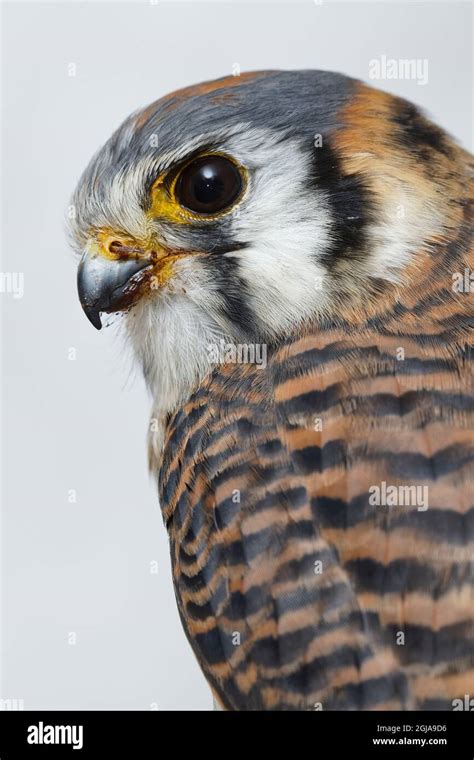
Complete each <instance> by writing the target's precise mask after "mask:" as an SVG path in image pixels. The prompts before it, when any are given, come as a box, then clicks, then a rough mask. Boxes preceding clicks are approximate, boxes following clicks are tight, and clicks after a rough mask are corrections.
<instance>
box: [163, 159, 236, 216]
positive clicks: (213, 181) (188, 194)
mask: <svg viewBox="0 0 474 760" xmlns="http://www.w3.org/2000/svg"><path fill="white" fill-rule="evenodd" d="M242 186H243V181H242V176H241V174H240V172H239V170H238V168H237V167H236V166H235V164H234V163H232V161H230V160H229V159H228V158H224V156H201V158H197V159H196V160H195V161H193V162H192V163H191V164H188V166H186V167H185V168H184V169H183V171H182V172H181V174H180V176H179V177H178V181H177V183H176V188H175V195H176V198H177V200H178V202H179V203H180V204H181V205H182V206H185V207H186V208H188V209H190V210H191V211H195V212H196V213H198V214H217V213H218V212H219V211H223V209H225V208H228V207H229V206H231V205H232V203H233V202H234V201H235V200H236V198H238V197H239V195H240V193H241V192H242Z"/></svg>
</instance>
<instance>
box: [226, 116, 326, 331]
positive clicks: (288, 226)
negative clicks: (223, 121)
mask: <svg viewBox="0 0 474 760" xmlns="http://www.w3.org/2000/svg"><path fill="white" fill-rule="evenodd" d="M280 140H281V136H279V135H275V134H273V133H271V132H268V133H266V132H265V131H264V130H250V133H246V134H245V138H239V137H237V136H236V137H234V138H232V139H231V140H229V141H228V143H227V147H228V149H229V150H230V151H231V152H232V155H234V156H236V158H237V160H239V161H241V162H242V164H243V165H245V166H248V167H249V169H250V172H251V181H250V187H249V191H248V194H247V196H246V197H244V199H243V201H242V203H241V206H240V207H238V208H237V210H236V212H235V214H234V216H233V226H232V235H233V238H234V239H235V240H237V241H241V242H248V241H250V247H248V248H245V249H244V250H241V251H236V252H234V253H230V254H226V255H227V256H230V257H233V258H235V259H236V260H237V261H238V262H239V274H240V275H241V276H242V277H243V279H244V280H245V281H246V282H247V283H248V284H249V289H250V290H251V293H252V304H251V306H252V308H253V309H254V311H255V312H256V314H257V316H258V318H259V320H260V321H261V323H262V324H263V325H264V327H265V329H266V331H267V332H268V334H269V335H271V336H274V335H277V334H278V333H279V332H281V331H282V330H287V329H289V328H291V327H294V326H295V325H296V324H298V323H299V322H300V321H301V320H304V319H305V318H307V317H309V316H314V315H315V314H318V313H321V312H324V310H325V308H326V306H327V299H328V296H329V284H328V283H326V281H325V273H326V270H325V268H324V267H323V266H322V265H321V264H319V263H318V259H319V258H320V257H322V255H323V254H324V252H325V250H327V248H328V246H329V241H330V232H331V210H330V205H329V203H328V200H327V198H326V196H325V194H324V192H323V191H318V190H317V188H316V187H314V185H311V184H310V179H309V171H310V168H309V166H308V155H307V154H305V153H303V150H302V148H301V146H300V144H299V143H298V142H297V141H294V140H290V139H285V141H284V142H280Z"/></svg>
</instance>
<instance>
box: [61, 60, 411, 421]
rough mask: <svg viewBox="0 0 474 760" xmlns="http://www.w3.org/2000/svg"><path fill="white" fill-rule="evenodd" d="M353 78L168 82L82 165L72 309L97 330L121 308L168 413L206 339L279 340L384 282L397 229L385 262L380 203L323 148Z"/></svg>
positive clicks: (192, 376)
mask: <svg viewBox="0 0 474 760" xmlns="http://www.w3.org/2000/svg"><path fill="white" fill-rule="evenodd" d="M355 87H356V83H354V82H353V81H352V80H349V79H347V78H346V77H343V76H340V75H335V74H329V73H326V72H311V71H308V72H265V73H260V74H249V75H243V76H241V77H230V78H228V79H224V80H218V81H217V82H213V83H209V84H205V85H201V86H197V87H194V88H190V89H189V90H184V91H180V92H178V93H176V94H175V95H174V96H170V97H168V98H164V99H162V100H161V101H158V102H157V103H154V104H152V105H151V106H150V107H148V108H147V109H144V110H143V111H141V112H138V113H136V114H134V115H132V116H131V117H129V119H127V121H126V122H125V123H124V124H123V125H122V126H121V127H120V128H119V129H118V131H117V132H116V133H115V134H114V135H113V136H112V137H111V138H110V140H109V141H108V142H107V143H106V145H105V146H104V147H103V148H102V149H101V150H100V151H99V153H98V154H97V155H96V156H95V157H94V158H93V159H92V161H91V163H90V165H89V166H88V168H87V169H86V171H85V173H84V175H83V177H82V178H81V180H80V183H79V185H78V188H77V190H76V192H75V195H74V198H73V209H74V211H75V213H74V218H73V220H72V223H71V231H72V236H73V240H74V246H75V247H76V249H77V250H78V252H79V253H80V254H81V261H80V264H79V272H78V286H79V295H80V299H81V303H82V306H83V308H84V311H85V313H86V315H87V316H88V318H89V319H90V321H91V322H92V324H93V325H94V326H95V327H97V328H98V329H100V327H101V318H100V313H101V312H116V311H124V312H125V315H126V316H125V321H126V327H127V331H128V333H129V334H130V336H131V338H132V342H133V345H134V347H135V350H136V353H137V354H138V355H139V357H140V359H141V361H142V364H143V366H144V370H145V375H146V377H147V380H148V382H149V384H150V385H151V386H152V388H153V389H154V392H155V393H159V394H161V395H163V396H164V397H166V398H169V399H173V401H172V402H171V403H170V404H166V405H167V406H173V404H175V403H176V402H177V399H178V398H179V397H182V396H183V395H186V389H187V388H189V387H190V386H192V384H193V382H195V381H196V379H197V378H199V377H202V376H203V374H205V372H206V371H208V369H209V364H210V359H209V356H210V352H209V346H210V344H213V343H216V342H218V341H219V340H222V339H225V340H228V341H238V342H239V343H254V342H265V341H269V340H275V339H278V338H279V337H281V336H283V337H284V336H285V335H286V334H288V333H289V332H291V331H294V330H295V329H297V328H298V326H300V325H302V324H304V323H307V322H308V320H311V319H314V318H317V317H318V315H319V316H320V317H321V316H322V317H325V316H327V315H331V314H335V313H337V309H338V307H339V306H340V305H341V304H343V303H344V302H345V301H346V300H347V299H348V298H349V297H350V298H353V297H354V294H364V293H365V297H367V294H368V293H369V290H370V289H371V287H370V286H371V284H373V282H374V281H375V280H377V281H378V282H380V281H381V280H384V279H386V280H387V281H389V280H393V279H394V278H396V274H397V271H398V268H399V265H400V264H401V263H403V255H404V253H405V249H406V248H407V245H406V243H407V241H406V240H405V238H407V236H408V237H409V236H410V232H409V231H408V232H407V229H406V225H404V226H403V229H402V228H400V234H399V240H398V245H399V248H400V252H401V253H400V256H398V257H397V255H395V254H394V253H393V251H392V252H391V253H390V255H389V256H388V258H387V257H386V258H385V259H384V255H385V254H384V251H383V250H382V248H383V246H382V244H381V237H382V232H381V230H383V229H385V228H384V226H383V225H384V219H383V212H382V211H381V210H380V207H378V206H377V204H376V203H374V202H373V193H372V192H371V191H370V190H368V188H367V186H366V182H365V180H364V178H363V176H362V175H360V174H358V173H357V172H356V171H354V170H351V169H350V168H345V167H344V162H343V161H342V158H341V155H342V154H341V152H340V151H339V152H338V150H336V149H335V148H334V145H333V144H332V138H331V135H332V134H333V132H334V130H335V128H336V127H338V126H339V120H340V119H341V113H342V110H343V109H344V107H345V106H346V105H347V103H350V99H351V97H353V95H354V90H355ZM346 163H347V161H346ZM392 226H393V225H392ZM386 228H387V229H388V227H386ZM390 235H391V236H392V237H393V238H395V234H394V233H393V230H392V229H391V228H390ZM390 235H389V237H390ZM377 236H378V237H377ZM382 242H383V241H382ZM389 242H390V241H389ZM402 249H403V251H402ZM402 254H403V255H402ZM373 290H374V289H373V287H372V291H373ZM177 389H179V390H177Z"/></svg>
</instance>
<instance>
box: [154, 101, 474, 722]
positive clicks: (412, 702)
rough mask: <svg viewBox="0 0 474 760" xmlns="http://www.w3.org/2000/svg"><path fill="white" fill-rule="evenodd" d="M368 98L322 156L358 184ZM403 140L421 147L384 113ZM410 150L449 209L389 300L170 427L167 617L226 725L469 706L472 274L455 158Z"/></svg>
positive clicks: (270, 363)
mask: <svg viewBox="0 0 474 760" xmlns="http://www.w3.org/2000/svg"><path fill="white" fill-rule="evenodd" d="M366 97H369V101H367V100H366V101H365V103H366V106H365V108H364V107H362V106H363V103H364V101H363V100H362V101H361V102H357V99H355V101H354V102H352V103H351V105H350V106H349V108H350V109H351V111H352V112H351V114H350V118H349V115H348V114H347V113H346V115H345V118H346V122H345V123H347V124H350V127H347V129H345V130H344V129H343V130H342V131H340V133H338V134H337V135H336V136H335V137H334V138H333V145H332V147H333V149H334V150H335V151H336V152H337V154H338V156H339V159H340V161H341V162H342V165H343V166H345V167H346V169H347V170H348V171H349V170H350V171H351V172H352V173H356V174H357V173H360V172H362V173H363V172H364V171H365V169H364V167H366V166H367V160H366V156H367V155H368V154H369V153H370V155H371V156H372V163H371V165H372V167H373V166H374V165H375V166H376V165H377V164H376V163H375V164H374V160H375V161H376V159H374V156H375V155H376V156H378V160H380V162H383V161H384V160H385V158H384V151H385V152H387V153H389V152H390V150H391V148H390V145H391V144H393V140H394V139H395V137H394V135H395V133H394V132H393V133H390V132H389V130H388V129H387V133H386V140H385V139H382V140H380V141H379V143H378V145H377V146H374V144H373V135H372V134H371V133H370V130H368V129H366V126H367V124H366V120H367V119H368V118H369V116H370V113H371V111H372V112H373V110H374V109H376V108H379V109H381V110H382V111H383V109H384V108H385V105H384V103H385V101H384V100H383V98H384V97H386V96H381V95H380V94H379V95H377V94H375V95H373V96H372V95H369V96H367V95H366ZM371 98H372V100H371ZM380 98H382V100H380ZM393 102H394V101H393V99H392V100H391V105H390V107H391V108H393ZM400 125H402V126H400ZM392 126H393V121H392ZM402 128H403V129H404V130H405V133H406V135H405V136H406V139H407V140H408V139H411V140H412V143H411V144H412V146H413V145H414V144H415V142H416V141H417V140H418V148H420V142H419V137H420V124H419V123H418V124H417V123H416V120H415V117H414V116H413V114H412V115H411V116H410V114H409V113H408V112H406V111H405V112H403V113H402V110H400V111H399V120H398V127H397V129H402ZM424 139H425V148H424V150H425V156H424V157H423V155H421V154H418V158H416V157H415V158H414V156H413V154H412V156H411V159H410V161H411V163H412V164H413V163H415V164H418V167H417V168H416V171H417V172H419V174H418V179H417V180H416V181H417V182H418V183H419V188H420V195H421V197H424V198H425V201H426V203H429V202H430V199H431V200H432V199H433V198H434V196H435V194H436V193H438V192H442V193H444V194H445V198H444V201H443V202H442V203H441V205H438V207H439V208H441V210H442V212H443V214H444V229H445V234H444V235H438V236H437V237H436V239H430V240H426V241H425V243H426V245H424V246H423V250H422V251H421V252H420V256H419V257H418V258H417V259H416V262H414V263H413V265H412V269H411V271H408V273H407V277H406V279H405V284H404V285H403V286H400V285H399V284H396V283H384V284H382V283H379V287H380V295H379V297H378V298H376V299H372V300H371V303H370V304H367V307H366V308H365V307H362V306H361V307H360V308H353V307H352V306H351V307H349V306H348V307H347V309H344V306H341V309H340V313H338V315H337V316H333V317H332V318H327V319H319V320H318V322H317V323H316V322H315V323H313V324H311V325H306V326H305V328H304V329H301V328H300V329H298V330H297V331H295V334H294V336H292V337H290V338H286V339H285V340H284V341H280V342H278V341H275V342H274V343H273V344H269V345H268V358H267V364H266V366H265V367H259V366H256V365H251V364H222V365H219V366H217V367H216V369H215V370H214V371H213V372H212V374H211V375H210V376H209V377H207V379H206V381H205V382H204V383H203V384H202V385H201V387H200V388H199V389H197V390H196V391H195V393H194V394H193V395H192V396H191V398H190V399H189V401H188V402H187V403H186V404H185V405H184V406H183V407H182V408H181V409H179V410H178V411H176V412H175V413H174V414H172V415H171V416H170V418H169V420H168V424H167V429H166V436H165V448H164V455H163V461H162V464H161V469H160V474H159V492H160V500H161V505H162V510H163V515H164V520H165V523H166V526H167V529H168V531H169V536H170V545H171V558H172V566H173V577H174V584H175V590H176V596H177V600H178V606H179V610H180V614H181V617H182V620H183V624H184V627H185V630H186V633H187V636H188V638H189V641H190V642H191V645H192V647H193V649H194V652H195V653H196V656H197V658H198V660H199V662H200V663H201V666H202V668H203V670H204V672H205V674H206V677H207V678H208V680H209V683H210V684H211V686H212V689H213V691H214V694H215V695H216V698H217V699H218V701H219V702H220V704H221V705H222V706H223V707H224V708H226V709H231V710H244V709H247V710H260V709H276V710H283V709H285V710H286V709H303V710H314V709H323V710H332V709H341V710H346V709H351V710H372V709H374V710H375V709H377V710H390V709H393V710H399V709H407V710H409V709H420V710H423V709H452V703H453V700H454V699H456V698H463V696H464V695H465V694H471V695H472V694H473V693H474V504H473V468H472V455H473V448H474V441H473V435H472V413H473V401H472V381H471V374H470V371H469V360H470V350H469V341H470V337H469V325H470V318H471V316H472V315H471V311H472V306H471V307H470V306H469V304H470V303H472V301H470V296H469V294H468V293H465V292H459V289H458V290H456V288H455V287H453V277H454V275H455V274H456V273H460V274H462V273H463V272H464V271H465V269H466V267H471V271H472V184H471V183H472V180H471V179H470V177H471V176H472V168H469V167H472V165H471V164H470V163H469V161H470V160H468V159H467V158H466V156H465V154H462V152H461V151H460V150H458V149H457V148H452V149H450V150H451V151H454V152H451V153H450V154H448V153H446V152H445V154H443V151H442V150H441V151H440V150H438V157H437V159H436V160H437V163H436V164H433V163H430V162H429V161H428V164H427V163H426V151H428V154H429V152H430V151H432V150H434V147H433V140H434V135H431V138H429V137H427V135H426V134H425V136H424ZM390 141H392V142H390ZM354 145H358V146H359V150H358V151H357V154H356V153H355V152H354V150H353V146H354ZM406 145H407V143H406V142H405V149H406ZM351 146H352V147H351ZM438 148H439V146H438ZM420 150H421V148H420ZM440 153H441V154H443V155H440ZM393 155H395V154H393ZM430 155H431V154H430ZM428 158H429V155H428ZM396 163H397V162H396V158H393V160H392V164H391V165H392V169H393V171H399V172H400V177H402V174H403V171H405V168H404V162H403V160H402V159H400V162H399V165H398V168H396ZM433 167H434V168H433ZM460 167H462V168H460ZM430 175H431V176H430ZM440 176H442V182H440V180H439V177H440ZM364 181H366V182H369V184H370V181H371V180H370V176H369V175H366V176H365V177H364ZM372 181H373V183H374V186H373V190H374V192H376V190H377V188H376V186H375V185H376V184H377V183H379V184H380V182H383V175H382V173H379V174H377V172H375V175H374V178H373V180H372ZM401 181H402V180H401ZM410 181H411V182H412V183H413V181H414V180H413V177H412V178H411V180H410ZM437 183H438V184H437ZM437 188H438V190H437ZM471 297H472V296H471ZM387 489H391V491H390V492H392V493H395V494H397V496H396V498H395V500H394V502H393V500H392V502H391V500H390V499H387V498H385V496H386V494H387V492H388V491H387ZM407 489H411V490H407ZM401 494H403V498H401V497H400V495H401ZM402 502H403V503H402Z"/></svg>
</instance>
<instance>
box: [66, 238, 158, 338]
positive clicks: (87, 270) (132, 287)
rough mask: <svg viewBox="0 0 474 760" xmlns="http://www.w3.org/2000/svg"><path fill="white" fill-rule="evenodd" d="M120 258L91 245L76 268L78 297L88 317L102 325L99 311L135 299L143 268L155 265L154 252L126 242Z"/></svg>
mask: <svg viewBox="0 0 474 760" xmlns="http://www.w3.org/2000/svg"><path fill="white" fill-rule="evenodd" d="M120 251H122V255H121V257H120V258H109V257H107V256H104V255H103V254H102V253H101V250H100V247H99V246H93V245H91V246H88V247H87V249H86V251H85V252H84V254H83V256H82V258H81V261H80V263H79V268H78V271H77V290H78V293H79V300H80V302H81V306H82V308H83V309H84V312H85V315H86V317H87V319H88V320H89V321H90V322H91V323H92V324H93V325H94V327H95V328H96V329H97V330H100V329H101V328H102V322H101V320H100V313H101V312H102V311H105V312H108V313H110V312H114V311H121V310H122V309H126V308H128V307H129V306H130V305H131V304H132V303H133V302H134V300H135V299H136V294H137V291H138V290H139V285H140V283H141V282H142V280H143V276H140V274H139V273H140V272H143V271H144V270H146V269H147V268H148V267H150V268H151V267H152V266H153V264H154V262H155V258H154V256H153V252H147V251H143V250H140V249H136V248H127V247H125V246H123V247H122V248H121V249H119V253H120Z"/></svg>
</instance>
